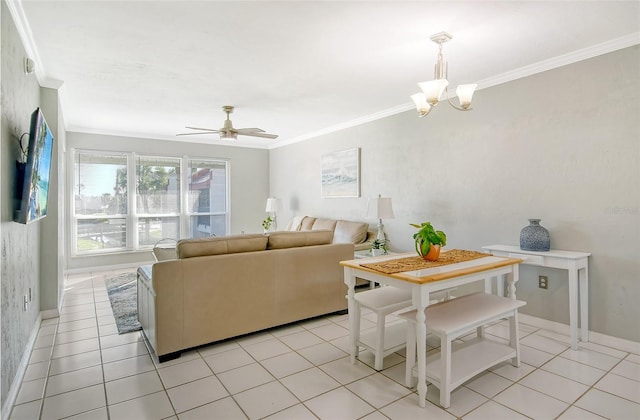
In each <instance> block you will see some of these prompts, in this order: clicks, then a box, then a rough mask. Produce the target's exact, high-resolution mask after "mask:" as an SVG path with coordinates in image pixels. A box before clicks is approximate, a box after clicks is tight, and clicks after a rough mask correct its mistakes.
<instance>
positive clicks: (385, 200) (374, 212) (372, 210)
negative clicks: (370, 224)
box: [367, 194, 395, 241]
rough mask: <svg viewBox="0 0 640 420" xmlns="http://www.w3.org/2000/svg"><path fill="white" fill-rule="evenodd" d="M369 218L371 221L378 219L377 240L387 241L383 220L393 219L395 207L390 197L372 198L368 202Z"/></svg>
mask: <svg viewBox="0 0 640 420" xmlns="http://www.w3.org/2000/svg"><path fill="white" fill-rule="evenodd" d="M367 217H368V218H370V219H378V236H377V237H376V239H378V240H380V241H385V240H386V238H385V235H384V226H383V224H382V219H393V218H395V216H394V215H393V207H392V205H391V198H390V197H383V196H382V195H379V194H378V197H377V198H370V199H369V201H368V202H367Z"/></svg>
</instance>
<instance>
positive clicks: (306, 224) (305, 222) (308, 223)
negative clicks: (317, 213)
mask: <svg viewBox="0 0 640 420" xmlns="http://www.w3.org/2000/svg"><path fill="white" fill-rule="evenodd" d="M315 221H316V218H315V217H311V216H305V217H303V218H302V220H301V221H300V228H299V229H298V230H311V228H312V227H313V222H315Z"/></svg>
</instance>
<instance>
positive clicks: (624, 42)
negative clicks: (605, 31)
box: [270, 32, 640, 149]
mask: <svg viewBox="0 0 640 420" xmlns="http://www.w3.org/2000/svg"><path fill="white" fill-rule="evenodd" d="M638 44H640V32H634V33H631V34H629V35H625V36H623V37H620V38H615V39H612V40H610V41H606V42H602V43H600V44H596V45H592V46H590V47H587V48H583V49H580V50H576V51H572V52H570V53H568V54H564V55H560V56H557V57H554V58H550V59H548V60H544V61H540V62H538V63H534V64H531V65H528V66H524V67H520V68H518V69H515V70H511V71H508V72H505V73H501V74H498V75H495V76H492V77H488V78H486V79H483V80H480V81H478V89H477V90H481V89H486V88H489V87H492V86H497V85H500V84H503V83H507V82H511V81H514V80H517V79H522V78H524V77H528V76H532V75H534V74H537V73H542V72H544V71H547V70H553V69H555V68H558V67H563V66H566V65H569V64H573V63H577V62H578V61H583V60H587V59H589V58H593V57H597V56H599V55H603V54H607V53H610V52H613V51H617V50H621V49H623V48H628V47H632V46H634V45H638ZM412 109H415V106H414V105H413V103H411V102H409V103H406V104H403V105H398V106H395V107H393V108H389V109H386V110H384V111H380V112H376V113H374V114H370V115H366V116H364V117H360V118H356V119H354V120H350V121H346V122H344V123H341V124H337V125H333V126H330V127H327V128H324V129H322V130H318V131H314V132H312V133H308V134H305V135H302V136H298V137H294V138H292V139H287V140H283V141H280V142H278V143H276V144H273V145H271V147H270V149H276V148H278V147H282V146H287V145H290V144H294V143H299V142H301V141H305V140H309V139H312V138H315V137H319V136H322V135H325V134H329V133H333V132H336V131H339V130H344V129H346V128H350V127H355V126H357V125H360V124H364V123H367V122H371V121H375V120H379V119H382V118H386V117H389V116H391V115H395V114H399V113H401V112H405V111H409V110H412Z"/></svg>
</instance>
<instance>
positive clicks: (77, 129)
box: [65, 125, 269, 149]
mask: <svg viewBox="0 0 640 420" xmlns="http://www.w3.org/2000/svg"><path fill="white" fill-rule="evenodd" d="M65 130H66V131H68V132H70V133H82V134H93V135H98V136H112V137H128V138H137V139H146V140H161V141H172V142H177V143H180V142H182V140H180V139H179V138H177V137H174V136H163V135H161V134H148V133H136V132H133V131H115V130H102V129H99V128H88V127H81V126H75V125H68V126H67V127H65ZM262 141H264V140H262ZM189 143H200V144H207V145H210V146H227V147H246V148H251V149H269V145H268V144H261V143H260V142H258V141H256V143H253V142H252V141H251V140H219V139H210V138H200V139H195V138H191V139H189Z"/></svg>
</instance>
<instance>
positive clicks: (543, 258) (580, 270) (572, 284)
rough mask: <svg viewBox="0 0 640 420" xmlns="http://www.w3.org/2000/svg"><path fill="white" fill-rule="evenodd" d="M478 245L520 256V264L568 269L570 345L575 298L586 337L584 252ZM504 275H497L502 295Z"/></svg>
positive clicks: (575, 325) (574, 331)
mask: <svg viewBox="0 0 640 420" xmlns="http://www.w3.org/2000/svg"><path fill="white" fill-rule="evenodd" d="M482 249H484V250H485V251H488V252H491V253H492V254H493V255H496V256H502V257H512V258H520V259H522V260H523V261H522V264H527V265H536V266H540V267H551V268H559V269H562V270H567V271H568V272H569V330H570V333H571V348H572V349H573V350H577V349H578V302H579V306H580V329H581V333H582V334H581V339H582V341H589V256H590V255H591V254H590V253H588V252H575V251H563V250H559V249H551V250H549V251H544V252H537V251H524V250H522V249H520V247H518V246H513V245H488V246H483V247H482ZM503 285H504V279H503V278H501V277H498V284H497V288H498V290H497V293H498V295H500V296H503V295H504V290H503V287H504V286H503Z"/></svg>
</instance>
